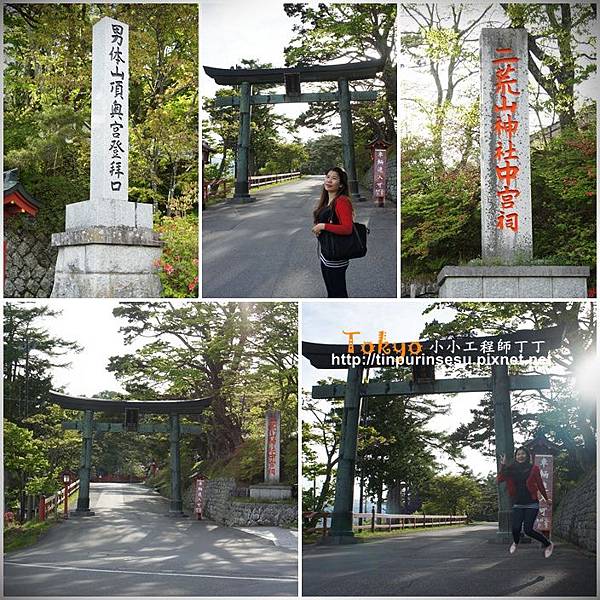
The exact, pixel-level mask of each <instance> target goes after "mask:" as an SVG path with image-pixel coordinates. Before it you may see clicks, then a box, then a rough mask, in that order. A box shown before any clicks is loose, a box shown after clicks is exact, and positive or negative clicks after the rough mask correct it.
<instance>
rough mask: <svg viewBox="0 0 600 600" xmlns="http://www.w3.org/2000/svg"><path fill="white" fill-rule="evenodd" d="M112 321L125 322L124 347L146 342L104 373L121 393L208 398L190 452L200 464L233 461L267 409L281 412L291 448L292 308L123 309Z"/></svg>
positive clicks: (133, 306) (114, 360)
mask: <svg viewBox="0 0 600 600" xmlns="http://www.w3.org/2000/svg"><path fill="white" fill-rule="evenodd" d="M114 314H115V316H117V317H119V318H122V319H123V320H124V325H123V326H122V327H121V332H122V333H123V335H124V339H125V343H131V342H132V341H133V340H147V341H148V343H147V344H146V345H144V346H143V347H141V348H140V349H138V350H136V352H135V353H131V354H125V355H123V356H115V357H112V358H111V359H110V364H109V367H108V368H109V370H110V371H113V372H114V373H115V376H116V377H117V379H119V380H120V381H121V382H122V385H123V386H124V387H125V389H126V390H127V392H128V393H130V394H135V395H136V397H138V398H148V399H155V398H157V396H158V397H161V398H163V399H166V398H202V397H207V396H210V397H212V402H211V406H210V408H209V409H208V410H206V411H205V413H204V414H203V416H202V417H201V420H200V423H201V425H202V427H203V428H204V435H202V436H200V438H199V439H198V440H196V442H195V446H194V451H196V452H198V453H199V456H200V458H202V459H204V458H208V459H211V460H215V459H220V458H227V457H229V456H232V455H233V454H234V453H235V451H236V450H237V449H238V448H239V447H240V446H241V444H242V441H243V439H244V438H245V437H246V436H248V435H250V434H252V433H257V432H259V431H260V432H262V431H263V427H264V426H263V423H264V409H265V408H266V407H268V406H270V407H272V408H279V409H281V410H282V412H284V415H282V440H284V439H286V438H284V437H283V436H284V435H286V437H287V439H289V440H292V432H293V431H295V429H296V428H297V423H296V422H295V414H296V410H297V408H296V407H297V398H296V395H295V391H294V389H295V388H294V386H295V382H296V379H295V378H296V376H297V375H296V373H295V369H296V366H295V361H296V358H295V357H296V352H297V342H296V341H295V339H296V338H295V336H296V333H295V328H296V316H295V307H281V306H280V305H279V304H276V303H274V304H264V305H254V304H245V303H233V302H232V303H223V304H219V303H210V304H207V303H188V304H183V305H178V306H173V305H171V304H169V303H160V304H157V303H123V304H122V305H121V306H120V307H118V308H116V309H115V310H114ZM292 422H293V423H294V424H293V426H292ZM284 432H285V433H284ZM282 452H283V449H282Z"/></svg>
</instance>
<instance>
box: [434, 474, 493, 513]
mask: <svg viewBox="0 0 600 600" xmlns="http://www.w3.org/2000/svg"><path fill="white" fill-rule="evenodd" d="M482 496H483V494H482V490H481V488H480V486H479V485H478V482H477V481H476V480H474V479H473V478H472V477H468V476H467V475H438V476H436V477H435V478H434V479H433V480H432V481H431V483H430V486H429V489H428V493H427V500H426V501H425V502H424V504H423V511H424V512H425V513H426V514H427V513H429V514H434V515H458V514H466V515H467V517H470V516H472V515H473V514H474V513H475V512H476V511H477V510H478V508H479V505H480V502H481V500H482Z"/></svg>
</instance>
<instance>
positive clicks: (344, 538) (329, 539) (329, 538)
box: [316, 535, 361, 546]
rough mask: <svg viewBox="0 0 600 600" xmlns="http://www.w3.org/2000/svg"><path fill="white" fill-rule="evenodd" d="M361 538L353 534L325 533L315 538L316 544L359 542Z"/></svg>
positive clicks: (329, 544) (337, 544)
mask: <svg viewBox="0 0 600 600" xmlns="http://www.w3.org/2000/svg"><path fill="white" fill-rule="evenodd" d="M360 542H361V540H358V539H356V538H355V537H354V536H353V535H326V536H323V537H322V538H319V539H318V540H317V542H316V543H317V544H319V545H322V546H341V545H346V544H359V543H360Z"/></svg>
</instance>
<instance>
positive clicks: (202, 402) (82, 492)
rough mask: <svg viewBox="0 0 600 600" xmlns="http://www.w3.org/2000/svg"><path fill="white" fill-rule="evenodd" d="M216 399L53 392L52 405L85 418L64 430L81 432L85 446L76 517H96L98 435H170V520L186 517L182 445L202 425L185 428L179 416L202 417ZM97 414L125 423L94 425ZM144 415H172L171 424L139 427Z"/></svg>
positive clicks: (151, 424) (146, 424) (81, 461)
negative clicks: (92, 502)
mask: <svg viewBox="0 0 600 600" xmlns="http://www.w3.org/2000/svg"><path fill="white" fill-rule="evenodd" d="M211 400H212V398H201V399H197V400H150V401H139V400H106V399H103V398H82V397H77V396H68V395H66V394H61V393H60V392H55V391H51V392H50V402H54V403H56V404H58V405H59V406H61V407H62V408H67V409H69V410H80V411H82V412H83V418H82V419H80V420H78V421H66V422H64V423H63V424H62V425H63V428H64V429H76V430H78V431H81V435H82V446H81V459H80V466H79V482H80V483H79V498H78V500H77V510H76V511H75V513H74V514H75V515H78V516H86V515H93V514H94V513H93V512H91V511H90V478H91V468H92V441H93V436H94V431H110V432H137V433H168V434H169V441H170V459H171V465H170V466H171V499H170V505H169V516H173V517H179V516H183V499H182V496H181V458H180V448H179V442H180V438H181V434H182V433H195V434H199V433H200V431H201V430H200V427H199V426H198V425H181V424H180V422H179V415H182V414H187V415H191V414H199V413H201V412H202V411H203V410H204V409H205V408H207V407H208V406H209V405H210V403H211ZM94 412H103V413H121V414H123V416H124V418H123V422H122V423H98V422H96V421H94ZM140 413H141V414H157V415H158V414H168V415H169V422H168V423H139V422H138V421H139V415H140Z"/></svg>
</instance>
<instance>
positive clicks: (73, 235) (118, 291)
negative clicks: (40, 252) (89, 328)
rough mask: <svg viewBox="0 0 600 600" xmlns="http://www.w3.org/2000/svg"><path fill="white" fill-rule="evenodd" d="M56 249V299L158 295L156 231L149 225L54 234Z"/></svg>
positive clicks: (88, 228)
mask: <svg viewBox="0 0 600 600" xmlns="http://www.w3.org/2000/svg"><path fill="white" fill-rule="evenodd" d="M52 245H53V246H55V247H57V248H58V258H57V261H56V270H55V274H54V288H53V289H52V298H158V297H160V293H161V284H160V279H159V277H158V274H157V273H156V267H155V266H154V263H155V261H157V260H158V259H159V258H160V255H161V245H162V244H161V242H160V240H159V238H158V234H156V233H154V232H153V231H152V229H150V228H144V227H129V226H123V225H121V226H91V227H84V228H80V229H68V230H67V231H65V232H63V233H55V234H53V235H52Z"/></svg>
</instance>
